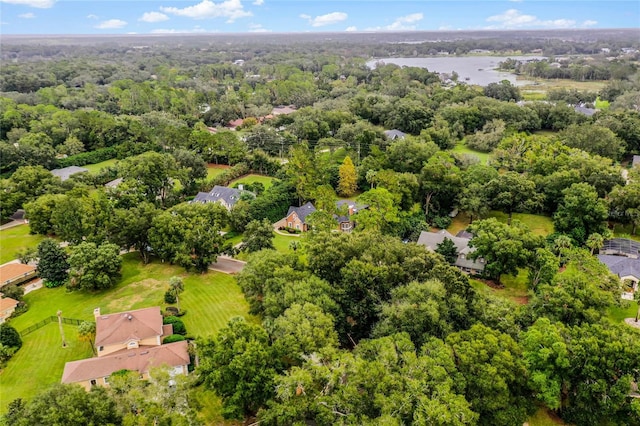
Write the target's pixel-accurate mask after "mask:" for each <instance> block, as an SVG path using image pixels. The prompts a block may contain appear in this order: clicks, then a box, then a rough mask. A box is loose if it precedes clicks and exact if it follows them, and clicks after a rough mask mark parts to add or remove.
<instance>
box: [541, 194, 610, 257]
mask: <svg viewBox="0 0 640 426" xmlns="http://www.w3.org/2000/svg"><path fill="white" fill-rule="evenodd" d="M562 194H563V199H562V202H561V203H560V205H559V206H558V210H557V211H556V213H555V214H554V215H553V225H554V227H555V230H556V231H557V232H560V233H563V234H567V235H569V236H570V237H571V238H573V240H574V241H576V242H577V243H578V244H580V245H582V244H584V243H585V242H586V241H587V239H588V238H589V236H590V235H591V234H593V233H599V234H603V233H604V232H605V231H606V225H605V221H606V220H607V217H608V215H609V211H608V209H607V203H606V202H605V201H604V200H603V199H601V198H599V197H598V193H597V192H596V190H595V189H594V188H593V186H591V185H589V184H588V183H574V184H573V185H571V186H570V187H569V188H567V189H565V190H564V191H562Z"/></svg>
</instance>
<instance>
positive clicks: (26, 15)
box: [18, 12, 36, 19]
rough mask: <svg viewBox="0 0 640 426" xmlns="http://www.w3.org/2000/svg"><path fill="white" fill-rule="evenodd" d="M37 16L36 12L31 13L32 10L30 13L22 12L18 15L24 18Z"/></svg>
mask: <svg viewBox="0 0 640 426" xmlns="http://www.w3.org/2000/svg"><path fill="white" fill-rule="evenodd" d="M35 17H36V15H35V14H33V13H31V12H29V13H22V14H20V15H18V18H22V19H33V18H35Z"/></svg>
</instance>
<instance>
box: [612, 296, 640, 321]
mask: <svg viewBox="0 0 640 426" xmlns="http://www.w3.org/2000/svg"><path fill="white" fill-rule="evenodd" d="M622 303H623V305H622V306H620V307H618V306H614V307H613V308H611V309H609V315H607V316H608V317H609V319H611V320H612V321H615V322H622V321H624V319H625V318H635V317H636V313H637V312H638V302H635V301H631V300H627V301H624V300H623V301H622Z"/></svg>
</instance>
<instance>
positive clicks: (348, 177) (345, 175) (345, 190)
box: [338, 155, 358, 197]
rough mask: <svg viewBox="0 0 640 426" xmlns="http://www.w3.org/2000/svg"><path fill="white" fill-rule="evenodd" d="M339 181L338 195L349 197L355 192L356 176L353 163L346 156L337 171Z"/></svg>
mask: <svg viewBox="0 0 640 426" xmlns="http://www.w3.org/2000/svg"><path fill="white" fill-rule="evenodd" d="M339 174H340V180H339V182H338V193H339V194H340V195H342V196H343V197H351V196H352V195H353V194H354V193H355V192H356V190H357V188H358V186H357V180H358V176H357V174H356V168H355V166H354V165H353V161H351V158H350V157H349V156H348V155H347V156H346V157H345V159H344V161H343V162H342V165H341V166H340V169H339Z"/></svg>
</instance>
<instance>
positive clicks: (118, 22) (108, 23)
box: [95, 19, 127, 30]
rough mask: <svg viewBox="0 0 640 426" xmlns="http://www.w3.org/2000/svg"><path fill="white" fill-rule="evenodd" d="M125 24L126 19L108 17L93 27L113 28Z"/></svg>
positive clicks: (100, 28)
mask: <svg viewBox="0 0 640 426" xmlns="http://www.w3.org/2000/svg"><path fill="white" fill-rule="evenodd" d="M125 25H127V21H123V20H122V19H109V20H107V21H102V22H100V23H99V24H98V25H96V26H95V28H97V29H99V30H115V29H118V28H122V27H124V26H125Z"/></svg>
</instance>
